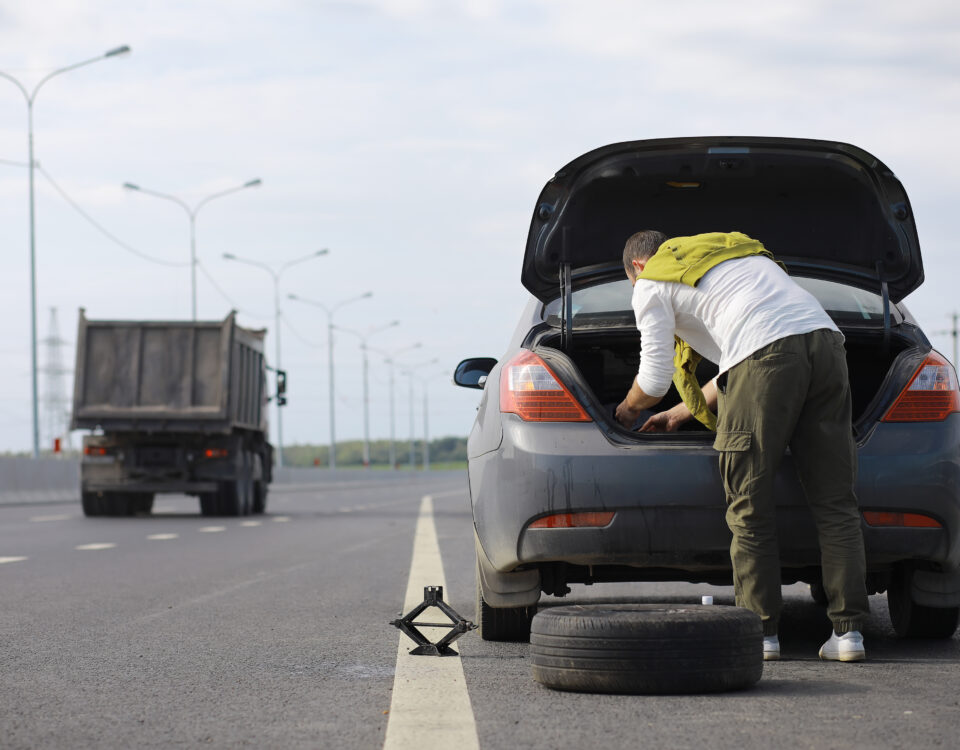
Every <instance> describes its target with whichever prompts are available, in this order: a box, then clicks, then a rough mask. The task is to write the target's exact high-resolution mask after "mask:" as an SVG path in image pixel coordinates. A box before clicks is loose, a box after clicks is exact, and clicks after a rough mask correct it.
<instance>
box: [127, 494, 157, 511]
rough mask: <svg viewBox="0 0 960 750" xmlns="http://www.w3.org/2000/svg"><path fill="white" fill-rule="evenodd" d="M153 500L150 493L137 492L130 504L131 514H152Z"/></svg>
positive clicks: (152, 495)
mask: <svg viewBox="0 0 960 750" xmlns="http://www.w3.org/2000/svg"><path fill="white" fill-rule="evenodd" d="M153 498H154V494H153V493H152V492H138V493H137V494H136V495H134V496H133V500H132V503H131V506H132V512H133V514H134V515H143V516H149V515H150V513H152V512H153Z"/></svg>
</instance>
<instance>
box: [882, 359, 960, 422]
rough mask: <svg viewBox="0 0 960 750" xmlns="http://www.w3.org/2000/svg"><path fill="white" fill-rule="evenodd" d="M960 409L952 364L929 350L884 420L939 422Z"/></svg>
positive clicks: (959, 393) (958, 390)
mask: <svg viewBox="0 0 960 750" xmlns="http://www.w3.org/2000/svg"><path fill="white" fill-rule="evenodd" d="M955 411H960V389H958V388H957V374H956V372H954V369H953V365H951V364H950V363H949V362H948V361H947V360H945V359H944V358H943V357H941V356H940V355H939V354H937V353H936V352H930V354H928V355H927V358H926V359H925V360H924V361H923V364H922V365H920V367H919V368H917V371H916V372H915V373H914V374H913V377H912V378H910V382H909V383H908V384H907V387H906V388H904V389H903V393H901V394H900V396H899V397H898V398H897V400H896V401H895V402H894V404H893V406H891V407H890V411H888V412H887V413H886V414H885V415H884V417H883V420H882V421H884V422H940V421H942V420H944V419H946V418H947V415H948V414H951V413H953V412H955Z"/></svg>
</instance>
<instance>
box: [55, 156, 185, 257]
mask: <svg viewBox="0 0 960 750" xmlns="http://www.w3.org/2000/svg"><path fill="white" fill-rule="evenodd" d="M37 171H38V172H39V173H40V174H42V175H43V176H44V177H45V178H46V179H47V181H48V182H49V183H50V184H51V185H52V186H53V189H54V190H56V191H57V192H58V193H59V194H60V197H61V198H63V199H64V200H65V201H66V202H67V203H69V204H70V206H71V207H72V208H73V210H74V211H76V212H77V213H78V214H80V215H81V216H82V217H83V218H84V219H86V220H87V221H88V222H90V224H92V225H93V226H94V227H95V228H96V229H97V230H98V231H99V232H100V233H101V234H103V235H104V236H105V237H106V238H107V239H109V240H110V241H111V242H113V243H115V244H116V245H119V246H120V247H121V248H123V249H124V250H126V251H127V252H128V253H133V254H134V255H136V256H137V257H138V258H140V259H142V260H147V261H150V262H151V263H158V264H160V265H162V266H171V267H174V268H183V267H184V266H188V265H190V264H189V262H186V261H184V262H176V261H172V260H165V259H163V258H155V257H153V256H152V255H147V253H144V252H141V251H140V250H137V249H136V248H135V247H131V246H130V245H128V244H127V243H126V242H124V241H123V240H121V239H120V238H118V237H117V236H116V235H114V234H113V233H112V232H110V231H109V230H108V229H107V228H106V227H104V226H103V225H102V224H101V223H100V222H98V221H97V220H96V219H94V218H93V217H92V216H90V214H88V213H87V212H86V211H84V210H83V209H82V208H81V207H80V206H79V204H77V202H76V201H75V200H73V198H71V197H70V196H69V195H68V194H67V192H66V191H65V190H64V189H63V188H62V187H60V185H58V184H57V183H56V181H55V180H54V179H53V177H51V176H50V173H49V172H47V170H45V169H44V168H43V167H41V166H40V165H39V164H37Z"/></svg>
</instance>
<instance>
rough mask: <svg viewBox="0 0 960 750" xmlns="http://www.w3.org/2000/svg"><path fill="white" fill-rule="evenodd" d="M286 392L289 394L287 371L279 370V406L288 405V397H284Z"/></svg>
mask: <svg viewBox="0 0 960 750" xmlns="http://www.w3.org/2000/svg"><path fill="white" fill-rule="evenodd" d="M286 392H287V371H286V370H277V406H285V405H286V403H287V397H286V396H284V395H283V394H285V393H286Z"/></svg>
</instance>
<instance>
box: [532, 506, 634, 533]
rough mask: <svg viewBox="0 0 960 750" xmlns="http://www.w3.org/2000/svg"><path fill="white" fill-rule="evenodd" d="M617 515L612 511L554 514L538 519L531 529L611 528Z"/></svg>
mask: <svg viewBox="0 0 960 750" xmlns="http://www.w3.org/2000/svg"><path fill="white" fill-rule="evenodd" d="M615 515H616V513H614V512H613V511H612V510H611V511H585V512H582V513H554V514H553V515H551V516H544V517H543V518H538V519H537V520H536V521H534V522H533V523H532V524H530V528H531V529H574V528H582V527H591V526H592V527H594V528H598V527H602V526H609V525H610V523H611V522H612V521H613V517H614V516H615Z"/></svg>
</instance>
